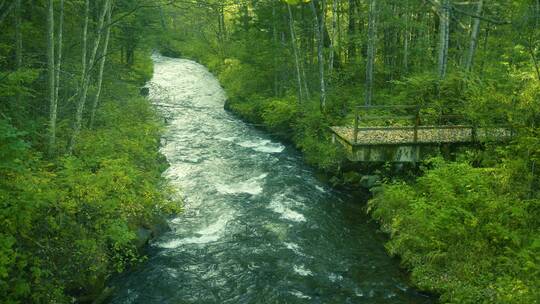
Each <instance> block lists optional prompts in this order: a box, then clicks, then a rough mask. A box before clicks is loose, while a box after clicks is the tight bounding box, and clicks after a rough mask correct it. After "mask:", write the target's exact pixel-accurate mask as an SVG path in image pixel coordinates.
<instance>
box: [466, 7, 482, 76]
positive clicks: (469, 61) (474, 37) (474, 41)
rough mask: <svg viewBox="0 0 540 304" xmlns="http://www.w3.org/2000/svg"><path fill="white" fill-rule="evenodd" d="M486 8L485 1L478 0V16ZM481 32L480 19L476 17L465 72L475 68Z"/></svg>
mask: <svg viewBox="0 0 540 304" xmlns="http://www.w3.org/2000/svg"><path fill="white" fill-rule="evenodd" d="M483 7H484V0H478V7H477V9H476V15H477V16H481V15H482V11H483ZM479 32H480V18H478V17H474V22H473V26H472V32H471V42H470V46H469V53H468V55H467V60H466V62H465V70H467V71H471V69H472V66H473V60H474V54H475V52H476V46H477V44H478V33H479Z"/></svg>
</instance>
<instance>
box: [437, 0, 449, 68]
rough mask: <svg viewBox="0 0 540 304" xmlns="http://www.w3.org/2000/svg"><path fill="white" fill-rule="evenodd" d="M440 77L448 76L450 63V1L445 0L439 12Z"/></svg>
mask: <svg viewBox="0 0 540 304" xmlns="http://www.w3.org/2000/svg"><path fill="white" fill-rule="evenodd" d="M439 16H440V21H439V40H440V41H439V78H440V79H444V78H445V77H446V70H447V64H448V40H449V30H450V29H449V27H450V1H449V0H443V1H442V3H441V8H440V12H439Z"/></svg>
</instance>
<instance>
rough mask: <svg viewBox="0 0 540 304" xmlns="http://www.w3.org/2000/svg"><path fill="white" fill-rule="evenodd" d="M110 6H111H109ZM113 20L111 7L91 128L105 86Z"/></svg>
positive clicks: (110, 8)
mask: <svg viewBox="0 0 540 304" xmlns="http://www.w3.org/2000/svg"><path fill="white" fill-rule="evenodd" d="M109 5H110V4H109ZM111 19H112V7H111V6H109V8H108V12H107V31H106V33H105V41H104V42H103V50H102V52H101V58H100V62H99V72H98V79H97V92H96V96H95V97H94V102H93V103H92V111H91V113H90V128H92V127H93V126H94V119H95V116H96V111H97V108H98V105H99V98H100V97H101V87H102V84H103V72H104V71H105V62H106V61H107V56H108V55H107V52H108V49H109V39H110V36H111V27H112V24H111Z"/></svg>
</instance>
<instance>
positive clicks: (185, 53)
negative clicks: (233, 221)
mask: <svg viewBox="0 0 540 304" xmlns="http://www.w3.org/2000/svg"><path fill="white" fill-rule="evenodd" d="M64 16H65V18H64ZM64 19H65V20H64ZM62 20H64V21H63V22H64V25H63V26H62ZM46 21H47V22H46ZM0 27H1V29H2V31H1V32H0V37H1V40H0V46H1V48H0V65H1V67H2V70H1V71H0V79H2V81H1V82H0V130H1V131H0V137H1V138H2V140H1V141H0V144H1V145H0V155H2V157H1V159H0V172H1V177H2V179H1V180H0V185H1V186H0V195H1V204H2V208H1V211H0V219H1V222H2V230H1V232H0V253H1V254H0V298H2V299H6V302H8V303H17V302H36V303H45V302H51V301H57V302H63V301H67V299H68V298H69V297H72V296H81V295H87V294H92V293H95V290H99V286H100V285H102V284H103V283H102V282H103V280H104V279H105V278H106V277H107V276H108V275H109V274H110V273H111V272H112V271H113V270H114V271H116V270H121V269H123V268H125V266H126V265H129V264H130V263H131V262H134V261H135V260H137V259H138V258H137V255H136V250H135V248H134V243H133V240H134V238H135V234H134V231H135V228H136V227H138V226H140V225H145V223H146V225H147V223H149V222H151V219H152V218H153V217H155V216H156V215H158V214H161V213H166V212H168V211H174V210H177V209H178V208H177V205H176V204H175V203H174V202H172V201H170V200H169V195H168V193H167V191H163V188H162V186H163V185H162V180H161V178H160V172H161V170H162V169H163V163H162V162H161V161H159V159H160V157H159V154H158V137H159V134H160V128H161V125H160V123H159V120H158V118H157V116H156V114H155V113H154V112H153V110H152V109H151V108H150V107H149V105H148V102H147V101H146V100H145V99H142V98H140V97H137V93H138V92H137V90H138V89H137V87H138V86H140V85H142V83H144V81H145V80H147V79H148V77H149V75H150V73H151V66H150V62H149V61H148V54H149V50H150V48H151V47H152V46H155V47H158V48H159V49H160V50H161V51H162V53H163V54H165V55H169V56H181V57H188V58H193V59H196V60H198V61H200V62H202V63H204V64H205V65H207V66H208V67H209V68H210V69H211V70H212V71H213V72H214V73H215V74H216V75H218V76H219V79H220V81H221V83H222V84H223V86H224V87H225V89H226V91H227V93H228V97H229V100H228V103H227V107H228V109H230V110H231V111H233V112H234V113H236V114H238V115H239V116H240V117H242V118H244V119H245V120H247V121H250V122H252V123H255V124H262V125H263V126H264V127H265V128H266V129H267V130H269V131H270V132H271V133H273V134H276V135H278V136H281V137H283V138H286V139H287V140H290V141H292V142H293V143H294V144H295V145H296V146H297V147H298V148H299V149H300V150H301V151H302V152H303V153H304V155H305V159H306V161H307V162H308V163H310V164H312V165H314V166H316V167H318V168H319V169H321V170H323V171H325V172H327V173H328V174H329V175H331V176H333V177H334V178H333V180H334V181H335V183H348V184H350V185H353V186H355V185H357V184H358V181H359V179H360V174H359V173H358V172H357V171H355V170H352V168H353V166H352V164H350V163H348V162H347V161H346V160H345V158H344V155H343V153H342V151H341V150H340V148H339V147H337V146H334V145H332V144H330V141H329V139H330V138H329V136H330V135H329V133H328V127H329V126H331V125H347V124H352V123H353V120H354V116H353V113H354V111H353V109H354V107H355V106H356V105H363V104H423V105H431V104H433V105H436V106H437V108H443V109H444V112H445V114H459V115H462V116H464V117H465V120H463V121H460V120H457V121H452V122H451V123H456V124H459V123H463V122H464V121H475V122H476V123H477V124H479V125H489V124H494V123H501V122H503V123H505V124H509V125H511V126H512V127H513V128H514V129H516V130H517V136H516V138H515V139H514V140H513V141H512V142H511V143H509V144H508V145H505V146H500V147H495V146H489V145H488V146H483V149H480V150H460V151H457V153H455V155H454V157H453V159H452V160H443V159H441V158H434V159H432V160H430V161H428V162H426V163H424V164H423V165H422V168H421V171H422V173H421V176H420V177H419V178H418V179H414V178H411V177H410V176H408V177H407V178H399V177H397V176H396V175H392V174H389V172H390V171H391V170H390V169H388V166H383V167H380V168H378V170H379V171H380V172H381V173H385V172H386V173H388V174H383V175H384V176H385V178H384V181H385V185H383V186H382V187H380V188H377V189H376V190H374V193H375V195H374V198H373V199H372V200H371V201H370V202H369V204H368V210H369V212H370V214H371V215H372V216H373V218H374V219H376V220H378V221H379V222H380V223H381V225H382V228H383V230H385V231H387V232H388V233H389V234H390V237H391V239H390V241H389V242H388V244H387V248H388V251H389V252H390V253H391V254H394V255H398V256H400V257H401V258H402V261H403V265H404V266H405V267H406V268H407V269H409V270H410V271H411V276H412V280H413V282H414V283H415V284H416V285H417V286H418V287H420V288H421V289H424V290H428V291H432V292H434V293H436V294H440V295H441V301H442V302H444V303H446V302H448V303H537V302H538V299H539V298H540V263H539V262H540V261H539V257H540V223H539V220H538V219H539V215H540V209H539V203H540V197H539V195H540V194H539V192H538V186H539V179H538V169H537V165H538V160H539V158H540V141H539V137H538V135H539V130H540V129H539V128H538V120H539V117H540V112H539V109H540V104H539V103H540V67H539V66H540V64H539V62H538V60H539V57H540V2H539V1H538V0H514V1H502V0H496V1H489V2H488V1H483V0H477V1H474V2H459V1H454V0H407V1H404V0H399V1H398V0H389V1H380V0H341V1H340V0H318V1H292V0H289V1H287V2H284V1H275V0H261V1H236V0H228V1H218V0H204V1H195V2H193V1H160V0H137V1H127V0H116V1H113V0H102V1H91V3H90V1H88V0H85V1H68V0H66V1H65V11H64V1H63V0H54V1H53V0H46V1H45V0H40V1H24V0H15V1H10V0H7V1H6V0H4V1H0ZM109 30H110V31H109ZM60 33H62V34H63V35H59V34H60ZM143 38H144V39H143ZM62 39H63V40H62ZM109 40H110V41H109ZM97 42H99V43H97ZM109 44H110V45H109ZM108 48H109V49H108ZM60 50H63V51H64V53H63V54H62V53H59V51H60ZM105 60H106V62H105ZM102 88H103V89H102ZM100 94H102V95H103V96H101V95H100ZM87 99H88V105H86V103H87ZM96 100H97V102H96ZM100 100H102V101H100ZM85 105H86V106H85ZM85 109H86V110H85ZM427 111H430V110H429V109H428V110H427ZM431 111H435V107H434V108H433V109H432V110H431ZM376 123H378V124H381V123H382V124H385V125H394V124H401V123H403V122H401V121H379V122H376ZM45 127H46V128H45ZM156 206H157V207H156ZM66 260H69V261H70V263H65V262H64V261H66Z"/></svg>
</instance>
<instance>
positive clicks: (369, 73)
mask: <svg viewBox="0 0 540 304" xmlns="http://www.w3.org/2000/svg"><path fill="white" fill-rule="evenodd" d="M376 39H377V0H370V2H369V25H368V50H367V63H366V96H365V104H366V105H371V103H372V100H373V70H374V66H375V47H376V46H375V44H376Z"/></svg>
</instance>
